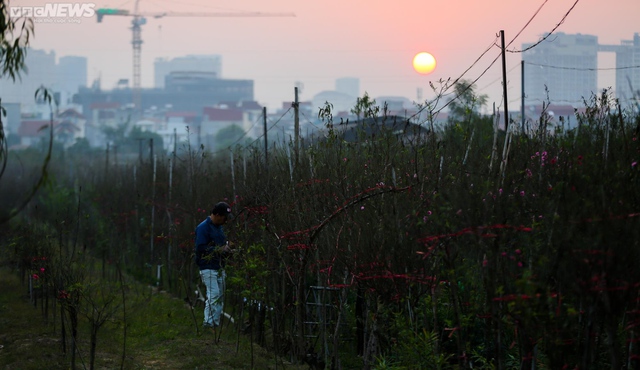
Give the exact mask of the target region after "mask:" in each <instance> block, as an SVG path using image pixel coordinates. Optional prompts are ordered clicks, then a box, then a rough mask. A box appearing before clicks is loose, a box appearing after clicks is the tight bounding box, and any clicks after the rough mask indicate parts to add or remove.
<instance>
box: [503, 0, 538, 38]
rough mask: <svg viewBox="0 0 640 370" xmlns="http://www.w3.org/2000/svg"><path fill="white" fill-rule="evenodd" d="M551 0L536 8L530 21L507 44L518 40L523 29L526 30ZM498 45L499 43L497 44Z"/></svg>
mask: <svg viewBox="0 0 640 370" xmlns="http://www.w3.org/2000/svg"><path fill="white" fill-rule="evenodd" d="M548 1H549V0H544V3H542V5H540V7H539V8H538V10H536V12H535V13H533V15H532V16H531V18H529V21H528V22H527V23H525V25H524V26H523V27H522V29H520V31H519V32H518V33H517V34H516V36H515V37H514V38H513V39H512V40H511V42H509V44H508V45H507V47H509V46H511V44H512V43H513V42H514V41H516V39H517V38H518V36H520V34H521V33H522V31H524V30H525V29H526V28H527V27H528V26H529V24H530V23H531V21H533V19H534V18H535V17H536V16H537V15H538V13H540V10H542V7H543V6H544V5H545V4H546V3H547V2H548ZM496 46H498V45H496Z"/></svg>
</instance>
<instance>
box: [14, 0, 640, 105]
mask: <svg viewBox="0 0 640 370" xmlns="http://www.w3.org/2000/svg"><path fill="white" fill-rule="evenodd" d="M43 4H46V2H44V1H32V2H30V3H29V4H28V5H33V6H38V5H43ZM92 4H95V8H96V9H97V8H103V7H108V6H109V4H107V2H105V1H98V2H95V3H92ZM21 5H22V4H21ZM24 5H27V4H24ZM221 5H222V4H221ZM460 5H464V6H466V7H467V8H468V9H467V11H465V12H464V14H463V13H461V12H459V10H460ZM574 5H575V7H574V8H573V9H571V7H572V6H574ZM133 6H134V2H133V1H128V2H125V3H123V4H119V5H118V6H117V8H122V9H129V10H133ZM140 9H141V10H142V11H148V12H154V11H155V12H158V11H166V12H169V13H171V12H172V11H181V12H182V11H263V12H293V13H295V15H296V17H294V18H288V17H287V18H259V17H258V18H224V17H223V18H207V17H193V18H179V17H164V18H161V19H148V20H147V24H145V25H143V26H142V40H143V42H144V43H143V44H142V73H141V81H142V87H143V88H144V87H152V86H153V84H154V82H153V81H154V71H153V62H154V60H155V59H156V58H176V57H180V56H184V55H188V54H216V55H220V56H221V57H222V76H221V77H222V78H230V79H252V80H254V81H255V97H256V100H257V101H258V102H259V103H260V104H264V105H267V106H268V107H269V109H275V108H277V107H280V106H281V105H282V102H286V101H292V100H293V95H294V87H295V86H296V85H298V86H302V89H301V94H300V99H301V100H311V98H312V97H313V96H314V95H316V94H318V93H320V92H322V91H327V90H334V89H335V81H336V80H337V79H339V78H344V77H353V78H358V79H359V81H360V94H361V95H362V94H364V92H367V93H368V94H369V95H370V96H372V97H375V96H394V95H396V96H402V97H406V98H409V99H411V100H418V99H417V98H418V94H419V93H418V90H419V89H421V90H422V99H428V98H430V97H431V96H433V95H434V94H433V93H432V92H431V91H430V88H429V82H433V83H436V85H437V81H438V80H440V79H443V80H446V79H451V80H455V79H456V78H458V77H460V76H461V75H463V74H464V76H463V77H462V78H464V79H467V80H474V79H476V78H478V77H479V76H481V75H482V76H481V77H480V78H479V79H478V81H477V82H476V86H477V91H478V92H479V93H482V94H487V95H489V104H492V103H494V102H495V103H496V104H497V105H498V106H499V105H500V104H501V102H500V99H501V90H502V87H501V73H502V72H501V63H500V61H498V62H497V63H494V64H493V66H491V67H490V68H489V65H490V64H491V62H492V61H493V60H494V58H495V57H496V56H497V55H499V52H500V50H499V47H497V45H499V44H500V40H499V39H497V41H496V34H497V33H498V32H499V31H500V30H501V29H503V30H505V39H506V42H507V43H509V42H510V41H511V40H512V39H513V38H514V37H515V36H516V35H517V34H518V32H520V31H522V32H521V33H520V35H519V37H518V38H517V39H515V40H514V41H513V43H512V44H511V45H509V46H508V47H507V49H510V50H514V51H515V50H518V49H521V46H522V44H524V43H532V42H536V41H537V40H539V39H540V37H542V35H543V34H544V33H546V32H550V31H552V30H553V29H554V27H557V28H556V30H555V32H565V33H581V34H589V35H595V36H597V37H598V40H599V42H600V43H603V44H620V43H621V42H622V40H628V39H631V38H633V35H634V33H635V32H639V31H640V30H638V29H634V22H633V21H632V20H633V15H634V14H636V13H637V10H640V4H638V3H637V1H635V0H620V1H617V2H616V3H615V4H613V5H612V4H601V3H600V2H598V1H595V0H582V1H578V2H576V1H574V0H571V1H557V2H545V1H543V0H539V1H533V0H531V1H529V0H525V1H521V2H518V4H517V5H516V4H512V2H509V1H499V0H491V1H485V2H483V5H482V6H481V5H479V4H476V2H471V1H464V2H463V4H457V5H456V6H454V5H451V4H440V3H437V4H428V5H425V4H413V2H409V1H401V2H397V3H394V4H393V5H392V4H385V5H381V4H369V3H367V2H364V1H353V2H350V3H338V2H337V1H333V0H330V1H328V2H325V3H324V4H315V5H310V4H300V3H295V2H293V1H289V0H278V1H273V2H270V3H269V6H265V5H264V4H262V3H257V2H256V1H243V2H241V3H235V4H234V8H233V9H229V8H228V7H227V8H223V7H221V6H219V7H212V6H210V5H206V3H205V2H203V1H198V0H192V1H191V2H190V3H189V4H185V3H176V2H168V1H147V2H145V1H144V0H143V1H141V2H140ZM536 12H537V14H536ZM466 13H470V14H471V16H469V15H466ZM567 13H568V14H567ZM534 15H535V16H534ZM565 15H566V19H564V21H562V20H563V17H564V16H565ZM603 16H604V17H611V19H606V18H603ZM394 19H395V20H394ZM612 21H615V22H616V25H617V27H610V26H608V24H610V22H612ZM130 22H131V18H130V17H118V16H111V17H105V18H104V19H103V21H102V23H97V21H96V19H95V17H93V18H86V19H85V18H83V19H81V22H80V23H73V24H72V23H67V24H54V23H36V24H35V27H36V31H35V37H34V38H33V39H32V44H31V46H32V47H33V48H34V49H44V50H55V52H56V56H57V57H64V56H70V55H73V56H86V57H87V58H88V83H89V84H90V83H91V82H92V81H93V80H95V79H96V78H98V77H100V78H101V82H102V87H103V88H104V89H110V88H113V87H115V85H116V83H117V81H119V80H121V79H129V80H131V79H132V64H133V63H132V51H131V30H130ZM527 22H530V23H529V25H528V26H527V27H525V25H526V24H527ZM559 23H561V24H560V25H559V26H558V24H559ZM421 29H425V30H424V32H422V30H421ZM429 29H431V30H429ZM78 34H80V35H81V36H78ZM493 42H497V45H496V47H494V48H492V50H489V52H487V53H486V55H484V56H483V57H482V58H480V59H479V57H480V56H481V55H482V54H483V53H484V52H485V51H486V50H487V48H488V47H490V46H491V44H492V43H493ZM420 51H427V52H430V53H432V54H433V55H434V56H435V57H436V59H437V60H438V67H437V68H436V70H435V71H434V72H433V73H431V74H429V75H426V76H421V75H418V74H417V73H416V72H415V71H414V70H413V67H412V66H411V60H412V58H413V56H414V55H415V54H416V53H418V52H420ZM601 54H602V55H600V54H599V56H598V59H599V67H600V68H607V67H608V68H611V67H615V64H614V63H615V62H614V61H613V58H612V55H610V54H604V53H601ZM477 59H479V60H478V61H477V62H476V60H477ZM520 60H521V54H519V53H509V54H508V55H507V69H508V70H509V72H508V75H507V79H508V91H509V100H510V101H511V100H514V99H519V96H520V70H519V68H518V67H519V63H520ZM470 66H473V67H470ZM467 69H468V71H467ZM485 69H487V71H486V72H484V70H485ZM465 71H467V72H466V73H465ZM614 75H615V71H599V72H598V88H602V87H609V86H611V85H613V84H614V83H615V77H614Z"/></svg>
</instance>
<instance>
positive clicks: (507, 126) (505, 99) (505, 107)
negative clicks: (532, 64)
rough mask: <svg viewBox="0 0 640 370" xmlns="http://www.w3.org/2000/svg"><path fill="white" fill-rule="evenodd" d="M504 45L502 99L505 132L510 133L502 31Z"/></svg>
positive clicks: (503, 51) (502, 39)
mask: <svg viewBox="0 0 640 370" xmlns="http://www.w3.org/2000/svg"><path fill="white" fill-rule="evenodd" d="M500 39H501V43H502V95H503V96H502V98H503V99H504V130H505V131H506V132H509V106H508V103H509V99H507V58H506V52H505V47H504V30H500Z"/></svg>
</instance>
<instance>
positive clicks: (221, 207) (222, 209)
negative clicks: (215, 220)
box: [211, 202, 231, 216]
mask: <svg viewBox="0 0 640 370" xmlns="http://www.w3.org/2000/svg"><path fill="white" fill-rule="evenodd" d="M211 213H212V214H214V215H221V216H229V215H231V206H230V205H229V204H227V203H226V202H219V203H216V205H215V206H213V209H212V210H211Z"/></svg>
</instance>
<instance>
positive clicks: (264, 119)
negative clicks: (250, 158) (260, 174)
mask: <svg viewBox="0 0 640 370" xmlns="http://www.w3.org/2000/svg"><path fill="white" fill-rule="evenodd" d="M262 122H263V123H264V164H265V167H266V169H267V171H269V157H268V155H269V152H268V150H267V144H268V142H269V141H268V140H267V107H262Z"/></svg>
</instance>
